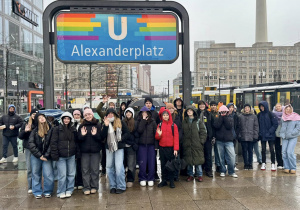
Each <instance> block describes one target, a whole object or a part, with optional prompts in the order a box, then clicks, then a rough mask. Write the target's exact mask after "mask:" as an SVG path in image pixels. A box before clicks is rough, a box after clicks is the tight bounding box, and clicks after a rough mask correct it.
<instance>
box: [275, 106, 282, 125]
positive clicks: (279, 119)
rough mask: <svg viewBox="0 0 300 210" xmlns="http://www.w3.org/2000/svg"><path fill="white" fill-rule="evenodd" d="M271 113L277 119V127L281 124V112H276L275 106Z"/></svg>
mask: <svg viewBox="0 0 300 210" xmlns="http://www.w3.org/2000/svg"><path fill="white" fill-rule="evenodd" d="M273 113H274V115H275V116H276V118H277V121H278V125H280V123H281V117H282V111H281V112H277V111H276V109H275V106H274V108H273Z"/></svg>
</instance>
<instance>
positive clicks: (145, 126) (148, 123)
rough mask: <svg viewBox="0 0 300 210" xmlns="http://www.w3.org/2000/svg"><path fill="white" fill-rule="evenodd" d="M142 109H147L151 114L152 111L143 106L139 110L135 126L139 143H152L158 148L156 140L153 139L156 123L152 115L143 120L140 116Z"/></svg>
mask: <svg viewBox="0 0 300 210" xmlns="http://www.w3.org/2000/svg"><path fill="white" fill-rule="evenodd" d="M143 111H147V112H148V113H150V114H151V115H152V112H150V111H149V110H148V109H147V107H143V108H142V109H141V111H140V112H139V116H138V127H137V131H138V133H139V135H140V138H139V144H144V145H147V144H152V145H155V148H158V142H157V141H156V140H155V133H156V128H157V124H156V122H155V120H154V119H153V118H152V117H151V118H150V119H147V120H144V119H143V118H142V112H143Z"/></svg>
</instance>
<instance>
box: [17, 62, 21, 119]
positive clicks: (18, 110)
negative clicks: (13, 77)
mask: <svg viewBox="0 0 300 210" xmlns="http://www.w3.org/2000/svg"><path fill="white" fill-rule="evenodd" d="M16 74H17V112H18V114H20V94H19V67H17V68H16Z"/></svg>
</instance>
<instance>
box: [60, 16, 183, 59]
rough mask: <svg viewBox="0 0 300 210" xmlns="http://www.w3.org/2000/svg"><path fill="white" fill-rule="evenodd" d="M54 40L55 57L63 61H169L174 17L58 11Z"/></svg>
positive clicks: (173, 51)
mask: <svg viewBox="0 0 300 210" xmlns="http://www.w3.org/2000/svg"><path fill="white" fill-rule="evenodd" d="M55 41H56V56H57V58H58V59H59V60H60V61H61V62H64V63H87V62H88V63H97V62H104V63H118V62H119V63H124V62H125V63H127V62H128V63H129V62H130V63H173V62H174V61H175V60H176V59H177V57H178V20H177V16H176V15H174V14H173V13H160V14H96V13H70V12H61V13H59V14H58V15H56V19H55Z"/></svg>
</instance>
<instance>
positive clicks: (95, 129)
mask: <svg viewBox="0 0 300 210" xmlns="http://www.w3.org/2000/svg"><path fill="white" fill-rule="evenodd" d="M96 134H97V128H96V127H95V126H94V127H92V135H93V136H95V135H96Z"/></svg>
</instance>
